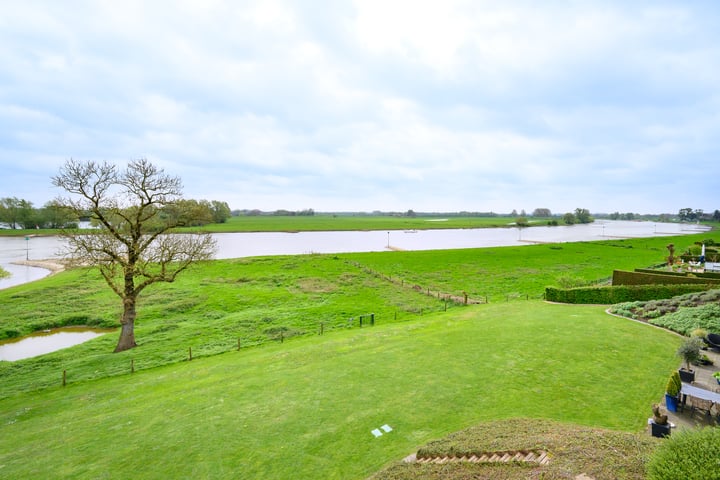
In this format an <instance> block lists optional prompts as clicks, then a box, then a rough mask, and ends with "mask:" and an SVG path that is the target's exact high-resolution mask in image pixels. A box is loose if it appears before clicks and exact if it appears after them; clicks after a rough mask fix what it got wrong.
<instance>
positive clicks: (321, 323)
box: [320, 322, 325, 335]
mask: <svg viewBox="0 0 720 480" xmlns="http://www.w3.org/2000/svg"><path fill="white" fill-rule="evenodd" d="M324 332H325V322H320V335H322V334H323V333H324Z"/></svg>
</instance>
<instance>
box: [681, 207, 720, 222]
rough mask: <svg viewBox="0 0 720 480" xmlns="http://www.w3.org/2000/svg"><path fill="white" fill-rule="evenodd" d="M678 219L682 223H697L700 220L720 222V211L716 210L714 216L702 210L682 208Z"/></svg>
mask: <svg viewBox="0 0 720 480" xmlns="http://www.w3.org/2000/svg"><path fill="white" fill-rule="evenodd" d="M678 218H679V219H680V221H681V222H695V221H698V220H715V221H716V222H719V221H720V210H715V211H714V212H713V213H712V214H709V213H705V212H703V210H702V209H695V210H693V209H692V208H681V209H680V210H679V211H678Z"/></svg>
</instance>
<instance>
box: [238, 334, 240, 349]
mask: <svg viewBox="0 0 720 480" xmlns="http://www.w3.org/2000/svg"><path fill="white" fill-rule="evenodd" d="M239 351H240V337H238V352H239Z"/></svg>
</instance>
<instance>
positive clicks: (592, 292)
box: [545, 284, 717, 305]
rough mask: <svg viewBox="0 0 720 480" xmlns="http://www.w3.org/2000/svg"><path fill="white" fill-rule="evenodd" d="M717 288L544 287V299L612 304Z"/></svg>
mask: <svg viewBox="0 0 720 480" xmlns="http://www.w3.org/2000/svg"><path fill="white" fill-rule="evenodd" d="M712 288H717V285H712V284H693V285H689V284H678V285H612V286H604V287H579V288H556V287H547V288H545V300H547V301H549V302H558V303H577V304H607V305H610V304H613V303H621V302H637V301H647V300H659V299H663V298H672V297H676V296H678V295H684V294H686V293H692V292H699V291H703V290H710V289H712Z"/></svg>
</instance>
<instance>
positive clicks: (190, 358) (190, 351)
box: [188, 347, 192, 362]
mask: <svg viewBox="0 0 720 480" xmlns="http://www.w3.org/2000/svg"><path fill="white" fill-rule="evenodd" d="M191 361H192V347H188V362H191Z"/></svg>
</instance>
